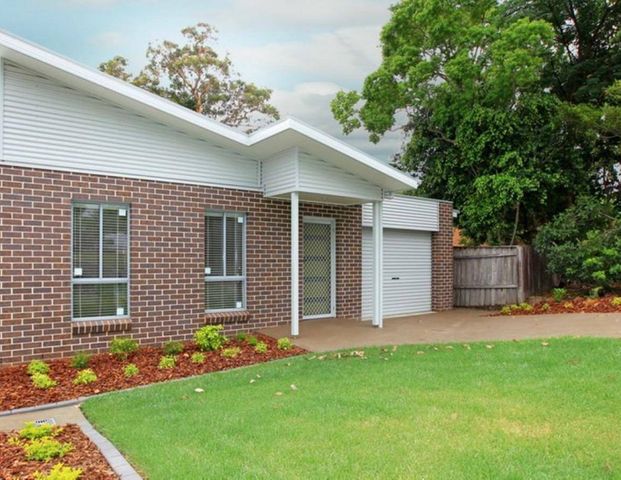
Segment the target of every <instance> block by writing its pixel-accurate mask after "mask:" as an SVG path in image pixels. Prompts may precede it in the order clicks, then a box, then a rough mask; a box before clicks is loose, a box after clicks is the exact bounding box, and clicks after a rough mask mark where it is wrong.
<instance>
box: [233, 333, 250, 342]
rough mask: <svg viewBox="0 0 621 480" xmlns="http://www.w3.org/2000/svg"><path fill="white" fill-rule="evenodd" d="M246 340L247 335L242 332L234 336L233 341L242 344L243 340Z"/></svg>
mask: <svg viewBox="0 0 621 480" xmlns="http://www.w3.org/2000/svg"><path fill="white" fill-rule="evenodd" d="M246 338H248V334H247V333H244V332H239V333H238V334H237V335H235V340H237V341H238V342H243V341H244V340H246Z"/></svg>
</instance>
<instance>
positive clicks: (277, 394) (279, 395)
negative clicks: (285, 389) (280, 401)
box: [274, 392, 283, 397]
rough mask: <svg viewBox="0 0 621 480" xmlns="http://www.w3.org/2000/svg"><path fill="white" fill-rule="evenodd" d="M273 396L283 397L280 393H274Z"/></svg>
mask: <svg viewBox="0 0 621 480" xmlns="http://www.w3.org/2000/svg"><path fill="white" fill-rule="evenodd" d="M274 395H276V396H277V397H281V396H282V395H283V393H282V392H276V393H275V394H274Z"/></svg>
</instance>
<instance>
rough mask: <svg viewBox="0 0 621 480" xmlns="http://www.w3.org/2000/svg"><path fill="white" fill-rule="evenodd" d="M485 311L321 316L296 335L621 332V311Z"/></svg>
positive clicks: (467, 337)
mask: <svg viewBox="0 0 621 480" xmlns="http://www.w3.org/2000/svg"><path fill="white" fill-rule="evenodd" d="M489 314H490V312H489V311H487V310H476V309H455V310H450V311H447V312H441V313H430V314H425V315H417V316H410V317H401V318H389V319H386V320H384V328H383V329H377V328H374V327H373V326H372V325H371V323H370V322H360V321H355V320H342V319H323V320H306V321H304V322H301V324H300V336H299V337H298V338H297V339H296V340H295V343H296V345H299V346H301V347H303V348H306V349H307V350H311V351H319V352H321V351H329V350H338V349H342V348H353V347H365V346H372V345H394V344H408V343H441V342H474V341H486V340H487V341H492V340H513V339H525V338H543V337H560V336H594V337H621V314H618V313H572V314H558V315H557V314H553V315H527V316H515V317H505V316H501V317H490V316H489ZM262 333H265V334H267V335H270V336H272V337H284V336H289V335H290V330H289V326H288V325H284V326H280V327H275V328H268V329H265V330H262Z"/></svg>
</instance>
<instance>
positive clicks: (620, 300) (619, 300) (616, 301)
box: [610, 297, 621, 307]
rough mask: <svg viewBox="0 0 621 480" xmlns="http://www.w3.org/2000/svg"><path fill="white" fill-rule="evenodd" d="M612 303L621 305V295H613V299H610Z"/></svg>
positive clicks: (617, 305)
mask: <svg viewBox="0 0 621 480" xmlns="http://www.w3.org/2000/svg"><path fill="white" fill-rule="evenodd" d="M610 304H611V305H612V306H613V307H621V297H613V299H612V300H611V301H610Z"/></svg>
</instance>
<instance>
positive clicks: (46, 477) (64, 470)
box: [34, 463, 83, 480]
mask: <svg viewBox="0 0 621 480" xmlns="http://www.w3.org/2000/svg"><path fill="white" fill-rule="evenodd" d="M82 473H83V470H82V469H81V468H71V467H65V465H63V464H62V463H57V464H56V465H54V466H53V467H52V469H51V470H50V473H41V472H35V473H34V480H77V479H78V478H80V476H81V475H82Z"/></svg>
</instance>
